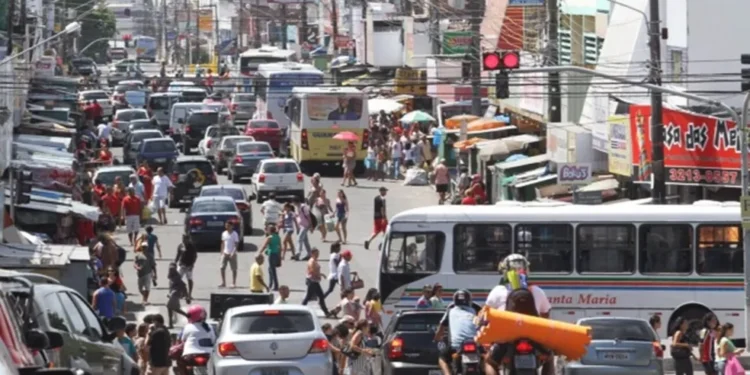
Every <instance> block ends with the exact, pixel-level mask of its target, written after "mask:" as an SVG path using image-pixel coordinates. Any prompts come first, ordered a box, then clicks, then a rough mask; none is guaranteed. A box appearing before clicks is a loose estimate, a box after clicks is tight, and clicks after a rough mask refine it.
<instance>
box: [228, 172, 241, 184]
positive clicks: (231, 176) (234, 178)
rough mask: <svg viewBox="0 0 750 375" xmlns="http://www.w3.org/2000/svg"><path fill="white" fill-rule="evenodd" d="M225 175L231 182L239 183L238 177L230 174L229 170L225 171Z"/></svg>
mask: <svg viewBox="0 0 750 375" xmlns="http://www.w3.org/2000/svg"><path fill="white" fill-rule="evenodd" d="M227 177H229V179H231V180H232V183H233V184H239V183H240V177H239V176H237V175H234V174H230V173H229V171H227Z"/></svg>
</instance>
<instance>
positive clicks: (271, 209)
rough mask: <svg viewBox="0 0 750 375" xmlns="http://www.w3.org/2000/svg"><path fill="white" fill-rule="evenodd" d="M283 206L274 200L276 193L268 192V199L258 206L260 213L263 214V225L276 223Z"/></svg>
mask: <svg viewBox="0 0 750 375" xmlns="http://www.w3.org/2000/svg"><path fill="white" fill-rule="evenodd" d="M282 211H284V208H283V207H282V206H281V203H279V202H277V201H276V193H273V192H272V193H270V194H268V200H267V201H265V202H263V205H261V207H260V213H261V214H262V215H263V221H264V222H265V223H264V225H263V226H264V227H267V226H269V225H278V224H279V219H280V218H281V212H282Z"/></svg>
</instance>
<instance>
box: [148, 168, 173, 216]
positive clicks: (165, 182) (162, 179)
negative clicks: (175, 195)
mask: <svg viewBox="0 0 750 375" xmlns="http://www.w3.org/2000/svg"><path fill="white" fill-rule="evenodd" d="M153 184H154V208H156V212H158V213H159V222H160V223H161V224H167V207H166V205H165V202H166V200H167V197H169V192H170V191H171V190H172V188H174V185H172V180H170V179H169V177H167V175H166V174H164V168H161V167H160V168H159V169H158V170H156V176H154V180H153Z"/></svg>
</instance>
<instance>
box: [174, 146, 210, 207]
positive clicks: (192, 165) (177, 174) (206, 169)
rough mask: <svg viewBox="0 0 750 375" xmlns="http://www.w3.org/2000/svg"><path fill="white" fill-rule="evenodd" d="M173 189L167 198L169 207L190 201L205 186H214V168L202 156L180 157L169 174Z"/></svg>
mask: <svg viewBox="0 0 750 375" xmlns="http://www.w3.org/2000/svg"><path fill="white" fill-rule="evenodd" d="M169 177H170V178H171V179H172V184H173V185H174V188H173V189H172V194H171V196H170V197H169V207H170V208H177V207H180V206H182V204H183V201H191V200H193V199H194V198H195V197H197V196H198V195H200V192H201V188H202V187H203V186H205V185H216V183H217V181H216V174H215V173H214V167H213V165H212V164H211V162H210V161H208V159H206V158H205V157H203V156H180V157H178V158H177V160H175V162H174V164H172V170H171V174H170V176H169Z"/></svg>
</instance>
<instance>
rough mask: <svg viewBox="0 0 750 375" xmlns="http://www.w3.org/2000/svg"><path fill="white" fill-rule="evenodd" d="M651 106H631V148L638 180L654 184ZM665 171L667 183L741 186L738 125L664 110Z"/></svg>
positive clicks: (717, 119) (698, 115) (702, 116)
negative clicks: (652, 179)
mask: <svg viewBox="0 0 750 375" xmlns="http://www.w3.org/2000/svg"><path fill="white" fill-rule="evenodd" d="M650 119H651V107H650V106H648V105H631V106H630V134H631V149H632V157H633V165H634V176H635V177H634V179H635V180H636V181H650V180H651V172H652V159H651V157H652V155H651V131H650V129H651V126H650ZM662 123H663V124H664V125H663V129H664V168H665V169H666V171H665V177H666V180H667V183H671V184H679V185H713V186H717V185H718V186H739V184H740V182H741V181H740V161H741V158H740V151H739V141H740V138H739V137H740V132H739V131H738V130H739V129H738V128H737V127H736V125H735V123H734V122H732V121H729V120H725V119H719V118H716V117H712V116H706V115H700V114H695V113H690V112H685V111H678V110H673V109H669V108H664V110H663V116H662Z"/></svg>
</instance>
